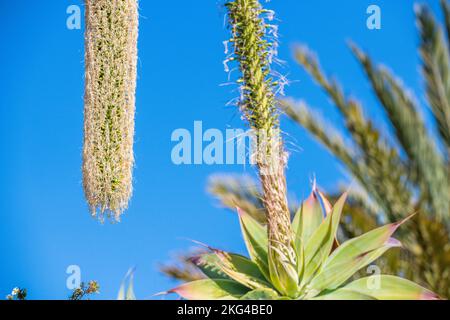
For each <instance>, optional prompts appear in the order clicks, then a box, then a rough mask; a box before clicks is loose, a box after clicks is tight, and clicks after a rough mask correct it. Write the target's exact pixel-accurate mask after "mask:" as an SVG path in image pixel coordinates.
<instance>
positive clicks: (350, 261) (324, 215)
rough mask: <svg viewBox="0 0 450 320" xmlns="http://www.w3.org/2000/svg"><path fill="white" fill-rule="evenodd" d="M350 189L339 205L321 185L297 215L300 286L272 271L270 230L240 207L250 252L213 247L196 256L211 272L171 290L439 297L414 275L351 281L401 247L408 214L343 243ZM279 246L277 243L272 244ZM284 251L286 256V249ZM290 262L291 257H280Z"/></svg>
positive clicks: (255, 295) (257, 296)
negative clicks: (288, 284)
mask: <svg viewBox="0 0 450 320" xmlns="http://www.w3.org/2000/svg"><path fill="white" fill-rule="evenodd" d="M346 197H347V194H344V195H342V196H341V197H340V198H339V200H338V201H337V202H336V203H335V205H334V206H331V204H330V202H329V201H328V200H327V199H326V198H325V197H324V195H323V194H322V193H321V192H320V191H319V190H318V189H317V188H316V187H313V191H312V193H311V195H310V196H309V198H308V199H307V200H305V201H304V202H303V204H302V205H301V206H300V208H299V210H298V211H297V213H296V214H295V216H294V219H293V220H292V224H291V226H292V232H293V233H294V239H295V241H294V242H295V243H294V246H295V250H296V254H297V261H298V267H297V270H296V273H297V279H298V283H297V287H298V290H297V291H296V292H286V291H283V290H282V289H283V288H285V285H284V284H283V283H282V282H283V279H282V278H280V277H277V275H276V274H273V273H272V272H271V270H272V269H271V268H270V264H271V263H273V261H271V256H270V255H269V254H268V252H269V246H270V242H269V241H268V238H267V230H266V227H264V226H263V225H262V224H260V223H259V222H257V221H256V220H255V219H254V218H252V217H251V216H250V215H249V214H247V213H246V212H244V211H243V210H240V209H238V213H239V220H240V224H241V229H242V234H243V238H244V241H245V244H246V247H247V250H248V253H249V256H250V258H247V257H245V256H242V255H238V254H234V253H228V252H224V251H221V250H217V249H213V248H209V247H208V252H206V253H204V254H200V255H198V256H196V257H195V258H193V259H192V262H193V263H194V264H195V265H196V266H197V267H198V268H199V269H200V270H201V271H202V272H203V273H204V274H205V276H206V278H205V279H201V280H196V281H192V282H188V283H185V284H182V285H181V286H179V287H177V288H175V289H172V290H170V291H169V293H177V294H179V295H180V296H181V297H183V298H185V299H190V300H198V299H205V300H211V299H214V300H215V299H227V300H229V299H231V300H234V299H241V300H281V299H282V300H291V299H296V300H297V299H298V300H347V299H351V300H355V299H362V300H366V299H374V300H391V299H395V300H397V299H399V300H404V299H408V300H419V299H423V300H428V299H439V297H438V296H437V295H436V294H435V293H433V292H431V291H429V290H427V289H425V288H423V287H421V286H419V285H418V284H416V283H414V282H411V281H409V280H406V279H403V278H400V277H397V276H391V275H381V274H374V275H371V276H369V277H365V278H360V279H358V280H353V281H351V278H353V277H354V275H355V273H356V272H357V271H358V270H361V269H362V268H364V267H366V266H368V265H369V264H371V263H372V262H373V261H375V260H376V259H377V258H379V257H380V256H381V255H383V254H384V253H385V252H386V251H387V250H389V249H391V248H394V247H400V246H401V244H400V242H399V241H398V240H396V239H394V238H392V235H393V233H394V232H395V231H396V230H397V228H398V227H399V226H400V225H401V224H403V223H404V222H406V220H408V218H407V219H405V220H403V221H400V222H397V223H392V224H388V225H385V226H383V227H380V228H377V229H375V230H372V231H370V232H367V233H365V234H363V235H361V236H359V237H356V238H353V239H351V240H348V241H346V242H344V243H342V244H339V243H338V242H337V240H336V233H337V231H338V226H339V221H340V218H341V212H342V209H343V206H344V203H345V200H346ZM272 249H273V248H272ZM278 257H281V258H283V255H282V253H281V252H280V253H279V255H278ZM283 261H286V263H289V258H288V257H285V259H284V260H283V259H281V260H280V261H278V262H277V263H283Z"/></svg>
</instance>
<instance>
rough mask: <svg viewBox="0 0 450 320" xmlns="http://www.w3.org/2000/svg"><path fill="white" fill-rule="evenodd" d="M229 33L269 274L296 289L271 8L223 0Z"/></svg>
mask: <svg viewBox="0 0 450 320" xmlns="http://www.w3.org/2000/svg"><path fill="white" fill-rule="evenodd" d="M226 7H227V9H228V22H229V27H230V29H231V33H232V36H231V39H230V40H229V41H226V42H225V45H226V52H228V50H229V49H230V48H231V51H230V53H229V55H228V56H227V57H226V60H225V62H224V64H225V69H226V71H227V70H229V69H228V63H229V62H232V61H236V62H237V64H238V68H239V71H240V74H241V78H240V79H239V80H238V83H239V86H240V93H241V97H240V99H239V108H240V111H241V113H242V114H243V117H244V118H245V120H246V121H247V122H248V125H249V126H250V128H251V129H252V131H253V135H254V138H255V140H256V145H257V147H256V150H254V154H253V155H252V156H253V158H254V160H255V163H256V166H257V168H258V173H259V176H260V180H261V184H262V188H263V193H264V204H265V207H266V209H267V214H268V217H267V221H268V238H269V268H270V276H271V278H272V280H273V282H274V284H275V285H277V289H278V290H280V291H281V292H283V293H285V294H286V295H288V296H292V295H295V294H296V291H297V290H298V273H297V272H298V261H297V260H298V258H297V256H296V253H295V249H294V246H293V235H292V230H291V227H290V213H289V209H288V203H287V197H286V180H285V173H284V170H285V165H286V160H287V156H286V153H285V151H284V149H283V144H282V139H281V135H280V130H279V121H278V108H277V105H276V104H277V102H276V99H275V95H276V93H277V90H282V85H283V84H282V83H281V85H280V81H276V80H274V78H275V76H274V72H273V71H272V70H271V63H272V61H273V60H274V59H275V56H276V52H277V46H278V44H277V26H275V25H272V24H271V23H270V21H272V20H273V15H274V13H273V11H271V10H266V9H264V8H263V7H262V6H261V4H260V3H259V1H258V0H234V1H229V2H227V3H226Z"/></svg>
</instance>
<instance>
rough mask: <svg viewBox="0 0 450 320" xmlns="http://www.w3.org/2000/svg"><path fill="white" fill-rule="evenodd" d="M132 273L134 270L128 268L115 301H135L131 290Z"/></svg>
mask: <svg viewBox="0 0 450 320" xmlns="http://www.w3.org/2000/svg"><path fill="white" fill-rule="evenodd" d="M134 271H135V268H130V269H129V270H128V272H127V273H126V275H125V277H124V278H123V280H122V283H121V284H120V288H119V293H118V294H117V300H136V296H135V294H134V289H133V288H134V287H133V277H134ZM127 283H128V287H127ZM125 290H126V292H125Z"/></svg>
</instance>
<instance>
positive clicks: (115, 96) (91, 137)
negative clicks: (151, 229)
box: [83, 0, 138, 220]
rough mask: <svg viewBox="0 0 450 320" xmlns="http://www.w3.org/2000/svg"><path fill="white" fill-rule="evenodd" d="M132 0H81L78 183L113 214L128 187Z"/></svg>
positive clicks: (134, 30) (98, 208)
mask: <svg viewBox="0 0 450 320" xmlns="http://www.w3.org/2000/svg"><path fill="white" fill-rule="evenodd" d="M137 37H138V4H137V0H86V33H85V51H86V52H85V69H86V70H85V73H86V80H85V97H84V148H83V187H84V192H85V196H86V199H87V202H88V204H89V207H90V209H91V212H92V214H93V215H97V214H99V215H100V218H101V219H102V218H103V216H104V214H105V213H107V214H108V215H109V216H113V217H114V218H115V219H116V220H118V219H119V217H120V214H121V213H122V212H123V210H124V209H126V208H127V206H128V201H129V199H130V197H131V193H132V170H133V163H134V156H133V138H134V137H133V136H134V113H135V88H136V64H137Z"/></svg>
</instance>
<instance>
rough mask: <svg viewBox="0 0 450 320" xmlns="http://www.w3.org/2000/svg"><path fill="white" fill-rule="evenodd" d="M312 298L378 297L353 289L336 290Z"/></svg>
mask: <svg viewBox="0 0 450 320" xmlns="http://www.w3.org/2000/svg"><path fill="white" fill-rule="evenodd" d="M311 300H376V299H375V298H374V297H371V296H368V295H365V294H363V293H359V292H356V291H352V290H336V291H332V292H329V293H326V294H323V295H320V296H317V297H314V298H312V299H311Z"/></svg>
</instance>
